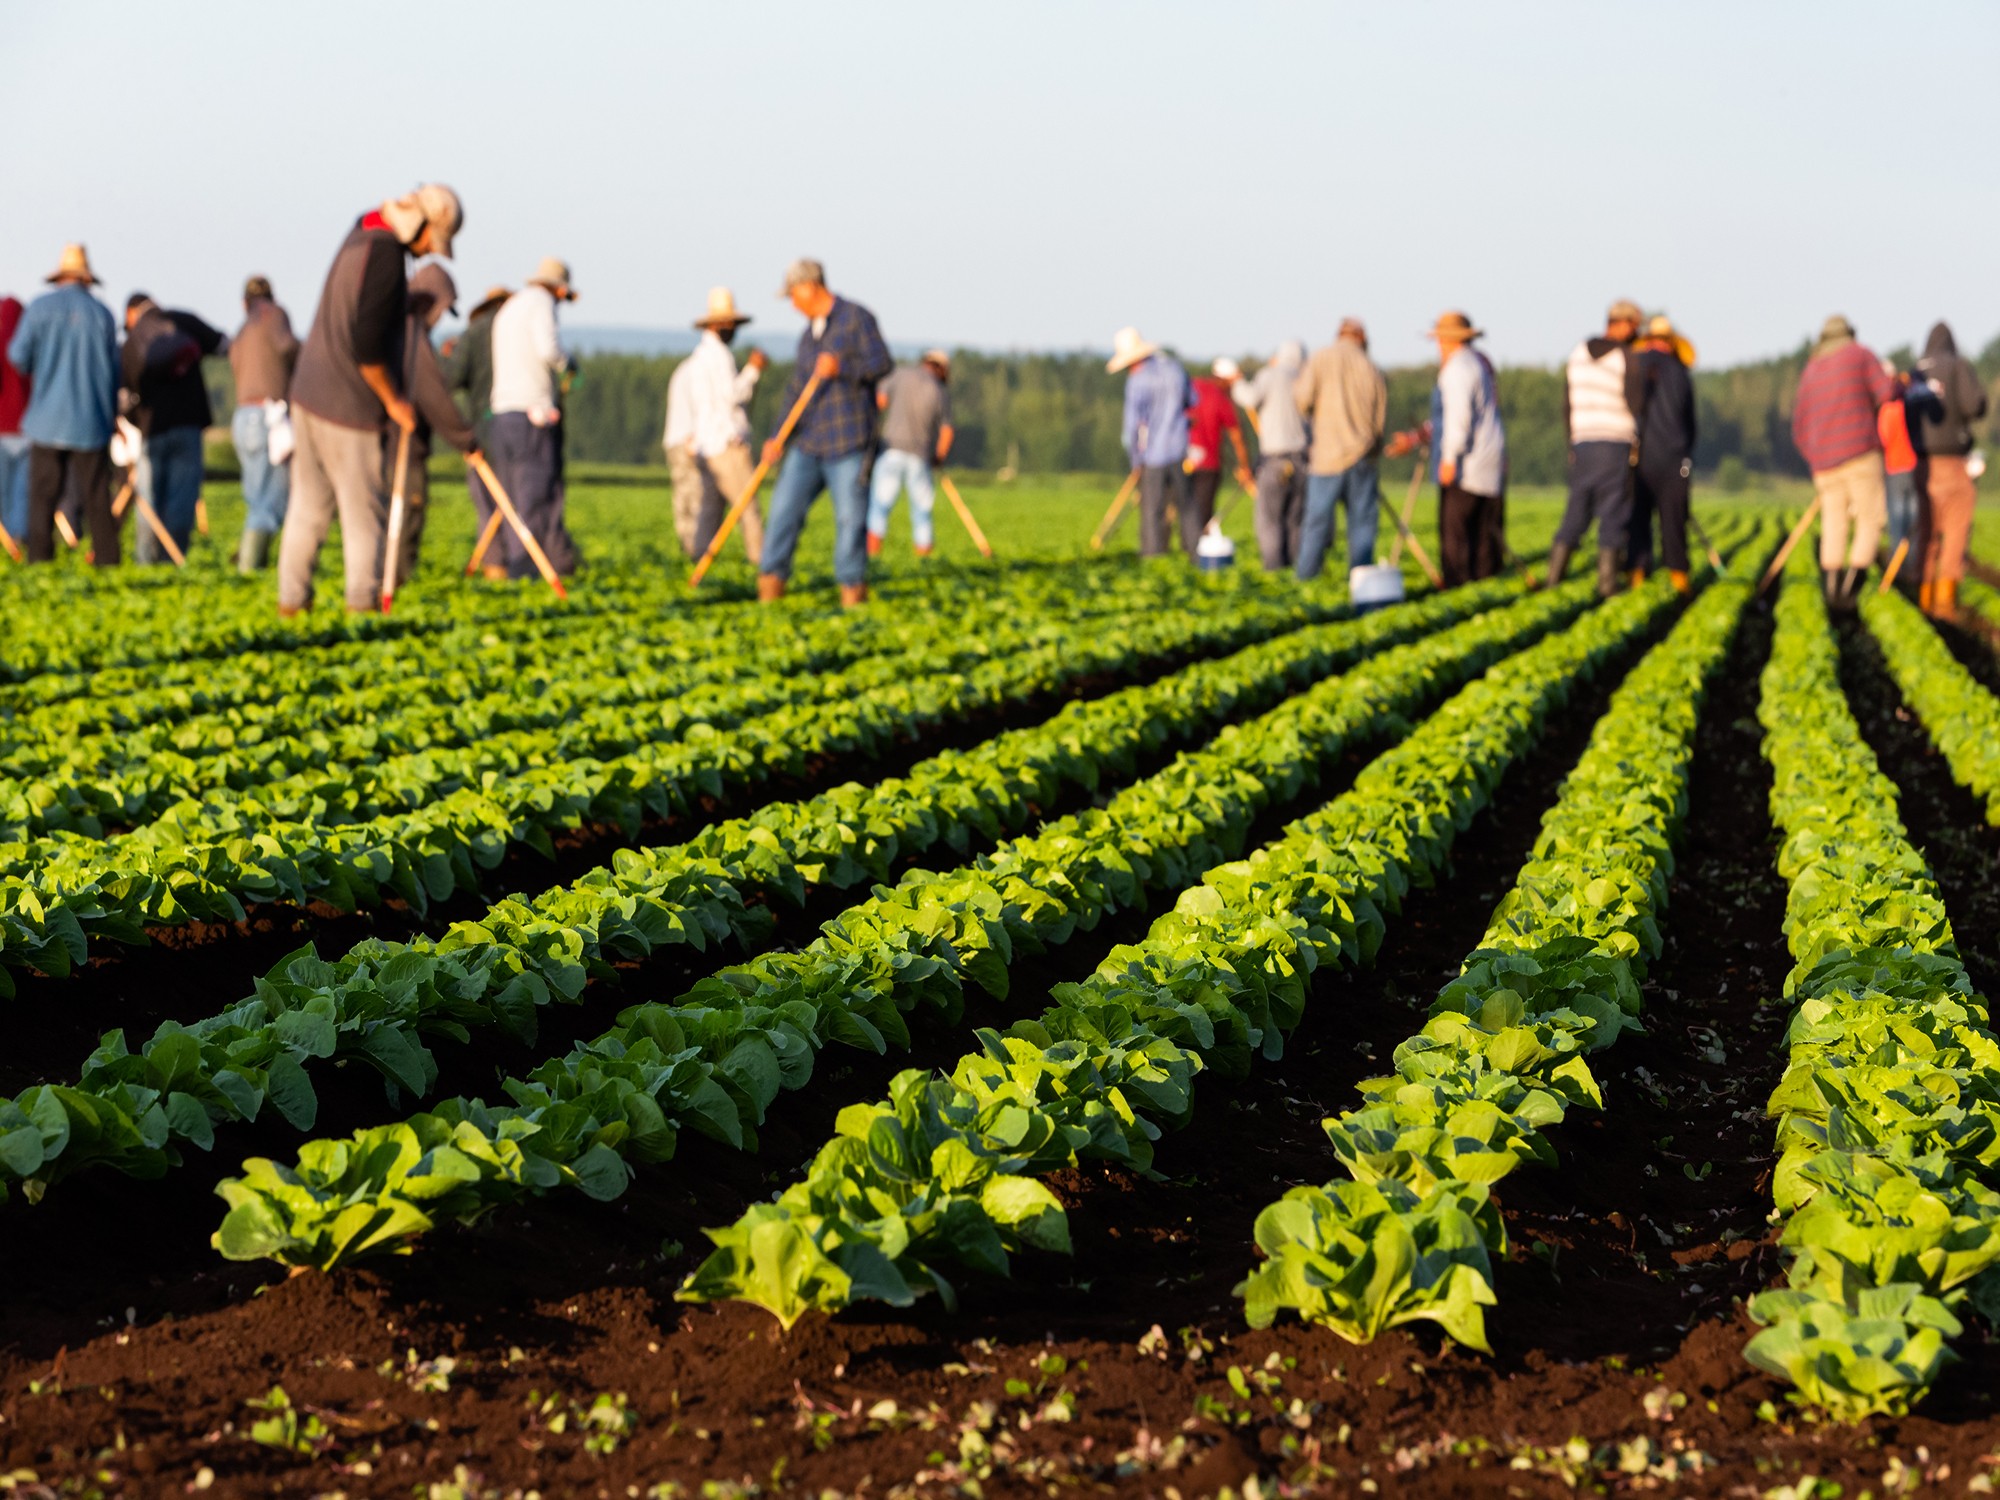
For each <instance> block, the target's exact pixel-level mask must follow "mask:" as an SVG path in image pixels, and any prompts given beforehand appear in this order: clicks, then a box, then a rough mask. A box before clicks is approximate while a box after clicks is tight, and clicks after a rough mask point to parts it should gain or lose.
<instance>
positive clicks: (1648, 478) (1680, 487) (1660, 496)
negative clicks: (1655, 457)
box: [1625, 458, 1690, 573]
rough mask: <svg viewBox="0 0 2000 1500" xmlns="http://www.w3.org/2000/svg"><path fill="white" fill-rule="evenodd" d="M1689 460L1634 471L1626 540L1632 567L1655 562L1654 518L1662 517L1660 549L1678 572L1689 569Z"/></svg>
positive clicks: (1627, 558) (1642, 462) (1645, 465)
mask: <svg viewBox="0 0 2000 1500" xmlns="http://www.w3.org/2000/svg"><path fill="white" fill-rule="evenodd" d="M1688 468H1689V465H1687V464H1686V462H1685V461H1675V462H1673V463H1670V464H1668V463H1655V464H1649V463H1647V462H1646V461H1645V460H1644V459H1643V458H1642V459H1641V460H1640V461H1639V467H1638V468H1636V469H1634V470H1633V471H1632V527H1631V530H1630V532H1629V533H1628V535H1629V537H1630V540H1629V541H1627V542H1626V544H1625V562H1626V565H1627V566H1628V567H1633V568H1646V569H1648V570H1650V569H1651V568H1652V566H1653V518H1654V517H1655V516H1658V517H1659V520H1660V552H1661V555H1662V556H1663V557H1664V558H1665V560H1666V564H1667V567H1668V569H1669V570H1670V571H1672V572H1675V573H1685V572H1687V570H1688V536H1687V533H1688V488H1689V484H1690V480H1689V477H1688V473H1687V470H1688Z"/></svg>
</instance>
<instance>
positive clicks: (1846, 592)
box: [1840, 567, 1867, 612]
mask: <svg viewBox="0 0 2000 1500" xmlns="http://www.w3.org/2000/svg"><path fill="white" fill-rule="evenodd" d="M1866 576H1867V575H1866V573H1865V572H1864V570H1862V569H1860V568H1855V567H1849V568H1846V569H1843V570H1842V572H1841V575H1840V607H1841V608H1842V609H1844V610H1847V611H1850V612H1852V610H1853V609H1854V606H1855V605H1856V604H1857V603H1858V602H1860V599H1861V580H1862V579H1863V578H1864V577H1866Z"/></svg>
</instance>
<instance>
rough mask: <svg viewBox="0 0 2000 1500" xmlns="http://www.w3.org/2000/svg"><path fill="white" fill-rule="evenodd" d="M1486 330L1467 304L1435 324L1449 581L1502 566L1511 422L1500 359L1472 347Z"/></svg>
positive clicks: (1443, 543) (1443, 540)
mask: <svg viewBox="0 0 2000 1500" xmlns="http://www.w3.org/2000/svg"><path fill="white" fill-rule="evenodd" d="M1484 334H1485V330H1484V329H1482V328H1475V327H1473V326H1472V320H1471V319H1470V318H1468V317H1467V316H1466V315H1465V314H1464V313H1462V312H1448V313H1442V314H1440V315H1439V317H1438V320H1437V322H1436V323H1434V324H1433V325H1432V326H1431V337H1432V338H1433V339H1434V340H1435V341H1436V343H1437V346H1438V375H1437V388H1436V389H1435V390H1433V391H1432V392H1431V419H1430V425H1431V431H1432V433H1433V434H1434V435H1435V436H1434V437H1433V439H1432V443H1431V471H1432V475H1433V477H1434V478H1435V479H1436V480H1437V487H1438V554H1439V555H1438V571H1439V572H1440V573H1441V574H1443V575H1444V581H1445V586H1446V587H1447V588H1449V587H1453V586H1455V585H1457V584H1461V583H1466V582H1469V581H1470V580H1472V579H1475V578H1491V577H1493V576H1494V575H1495V574H1496V573H1498V572H1499V571H1500V558H1501V542H1502V539H1503V538H1504V537H1505V536H1506V530H1507V425H1506V423H1505V422H1504V421H1503V420H1502V419H1501V416H1500V388H1499V382H1498V381H1497V380H1496V378H1495V377H1494V374H1493V361H1491V360H1490V359H1488V358H1487V357H1486V356H1485V355H1484V354H1482V353H1480V351H1479V350H1477V349H1475V348H1473V347H1472V343H1473V340H1475V339H1478V338H1481V337H1483V336H1484Z"/></svg>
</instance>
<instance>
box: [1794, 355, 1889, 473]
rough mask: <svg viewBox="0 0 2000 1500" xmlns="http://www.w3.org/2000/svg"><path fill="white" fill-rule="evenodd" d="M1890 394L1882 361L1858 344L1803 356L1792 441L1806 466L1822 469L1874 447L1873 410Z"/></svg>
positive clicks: (1878, 438) (1877, 435)
mask: <svg viewBox="0 0 2000 1500" xmlns="http://www.w3.org/2000/svg"><path fill="white" fill-rule="evenodd" d="M1895 394H1896V391H1895V387H1894V386H1892V385H1891V384H1890V383H1889V377H1888V376H1887V375H1884V374H1883V373H1882V362H1881V361H1880V360H1878V359H1877V358H1876V357H1875V356H1874V355H1873V354H1871V353H1869V352H1868V350H1867V349H1865V348H1863V347H1862V346H1861V345H1860V344H1858V343H1848V344H1842V345H1841V346H1840V347H1839V348H1837V349H1834V350H1831V351H1829V352H1828V353H1825V354H1821V355H1818V356H1817V357H1815V358H1813V359H1811V360H1808V361H1807V362H1806V369H1805V373H1804V374H1803V375H1801V376H1800V377H1799V393H1798V395H1797V396H1796V397H1794V398H1793V401H1792V444H1793V446H1794V447H1796V448H1797V449H1798V450H1799V457H1801V458H1803V459H1804V460H1805V461H1806V467H1807V468H1808V469H1810V470H1812V471H1813V473H1815V474H1823V473H1825V472H1826V471H1827V470H1828V469H1836V468H1839V467H1840V465H1842V464H1844V463H1847V462H1849V461H1851V460H1853V459H1857V458H1859V457H1861V455H1862V454H1864V453H1874V452H1877V451H1879V450H1880V448H1881V446H1882V435H1881V431H1880V429H1879V428H1878V427H1877V426H1876V413H1877V412H1878V411H1879V410H1881V407H1882V403H1883V402H1885V401H1888V400H1890V399H1892V398H1893V397H1894V396H1895Z"/></svg>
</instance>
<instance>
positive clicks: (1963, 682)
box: [1861, 590, 2000, 824]
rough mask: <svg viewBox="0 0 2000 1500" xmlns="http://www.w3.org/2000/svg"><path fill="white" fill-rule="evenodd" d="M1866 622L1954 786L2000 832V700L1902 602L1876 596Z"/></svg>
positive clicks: (1868, 600)
mask: <svg viewBox="0 0 2000 1500" xmlns="http://www.w3.org/2000/svg"><path fill="white" fill-rule="evenodd" d="M1861 617H1862V619H1863V620H1864V621H1866V622H1867V625H1868V629H1869V631H1870V632H1871V633H1872V634H1873V635H1874V637H1875V639H1876V641H1877V643H1878V644H1879V645H1880V646H1881V648H1882V659H1883V661H1884V663H1886V664H1887V666H1888V668H1889V675H1890V676H1891V677H1893V678H1895V680H1896V686H1897V687H1898V688H1899V689H1901V690H1902V694H1903V701H1904V702H1905V703H1907V704H1909V706H1910V708H1911V709H1912V710H1913V711H1914V712H1915V713H1916V716H1917V717H1918V719H1920V720H1921V721H1922V722H1923V726H1924V729H1925V731H1926V732H1927V733H1928V734H1929V735H1930V737H1931V743H1932V744H1934V745H1936V746H1937V747H1938V749H1939V751H1940V752H1942V753H1943V755H1944V758H1945V763H1946V764H1947V765H1949V766H1950V767H1951V775H1952V779H1953V780H1954V781H1956V782H1957V783H1958V784H1959V785H1960V786H1962V787H1964V788H1965V789H1966V790H1967V791H1969V792H1971V793H1972V794H1973V796H1975V797H1977V798H1978V799H1979V800H1980V802H1981V803H1982V804H1983V805H1984V806H1985V809H1986V821H1987V822H1988V823H1996V824H2000V698H1995V697H1994V696H1993V694H1992V693H1991V692H1989V691H1988V690H1987V689H1986V688H1985V687H1984V686H1983V685H1982V684H1981V683H1980V681H1979V679H1978V678H1976V677H1974V676H1973V675H1972V674H1971V673H1970V672H1968V671H1967V670H1966V669H1965V668H1964V667H1963V666H1962V665H1960V663H1959V660H1958V658H1957V657H1955V656H1953V655H1952V654H1951V648H1950V647H1949V646H1947V645H1946V644H1945V643H1944V638H1943V637H1942V636H1940V635H1939V634H1938V633H1937V628H1936V627H1935V626H1934V625H1932V624H1931V622H1930V621H1929V620H1926V619H1925V618H1924V616H1923V614H1922V612H1921V611H1919V610H1918V609H1917V607H1916V606H1915V605H1914V604H1912V603H1910V601H1909V600H1907V599H1905V598H1904V597H1903V596H1902V595H1901V594H1898V593H1894V592H1890V593H1886V594H1880V593H1876V592H1874V591H1872V590H1871V591H1870V592H1869V593H1868V594H1867V595H1866V596H1865V597H1864V598H1863V599H1862V601H1861Z"/></svg>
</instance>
